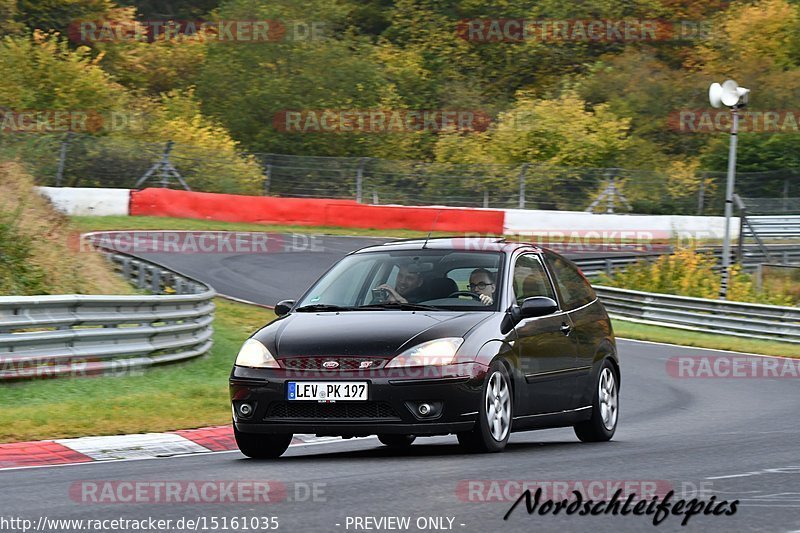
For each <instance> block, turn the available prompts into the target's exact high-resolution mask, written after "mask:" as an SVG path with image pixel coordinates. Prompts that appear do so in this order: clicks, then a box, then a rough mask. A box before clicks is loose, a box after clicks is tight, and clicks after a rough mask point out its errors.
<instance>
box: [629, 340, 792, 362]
mask: <svg viewBox="0 0 800 533" xmlns="http://www.w3.org/2000/svg"><path fill="white" fill-rule="evenodd" d="M617 340H618V341H625V342H641V343H642V344H655V345H656V346H670V347H673V348H681V349H684V350H703V351H706V352H718V353H732V354H736V355H751V356H753V357H774V358H776V359H788V360H790V361H797V360H798V357H788V356H784V355H764V354H761V353H749V352H735V351H733V350H715V349H714V348H701V347H699V346H683V345H680V344H671V343H669V342H654V341H643V340H639V339H628V338H627V337H617ZM798 350H800V348H798ZM798 355H800V352H798Z"/></svg>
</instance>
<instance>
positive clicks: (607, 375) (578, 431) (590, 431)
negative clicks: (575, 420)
mask: <svg viewBox="0 0 800 533" xmlns="http://www.w3.org/2000/svg"><path fill="white" fill-rule="evenodd" d="M593 396H594V400H593V401H592V417H591V418H590V419H589V420H587V421H586V422H581V423H580V424H576V425H575V426H574V427H575V435H577V436H578V438H579V439H580V440H582V441H583V442H605V441H608V440H611V437H613V436H614V432H615V431H616V430H617V419H618V417H619V382H618V381H617V378H616V375H615V373H614V368H613V366H612V365H611V363H609V362H608V361H605V362H604V363H603V366H602V367H601V368H600V375H599V376H598V378H597V385H596V387H595V391H594V394H593Z"/></svg>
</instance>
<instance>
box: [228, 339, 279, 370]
mask: <svg viewBox="0 0 800 533" xmlns="http://www.w3.org/2000/svg"><path fill="white" fill-rule="evenodd" d="M236 366H249V367H251V368H280V365H278V362H277V361H276V360H275V358H274V357H272V354H271V353H269V350H267V348H266V347H265V346H264V345H263V344H261V343H260V342H258V341H257V340H255V339H247V340H246V341H244V344H243V345H242V349H241V350H239V355H237V356H236Z"/></svg>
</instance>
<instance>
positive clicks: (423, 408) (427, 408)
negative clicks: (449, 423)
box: [417, 403, 433, 416]
mask: <svg viewBox="0 0 800 533" xmlns="http://www.w3.org/2000/svg"><path fill="white" fill-rule="evenodd" d="M432 409H433V408H432V407H431V405H430V404H428V403H421V404H419V407H417V412H418V413H419V414H420V416H428V415H429V414H430V412H431V410H432Z"/></svg>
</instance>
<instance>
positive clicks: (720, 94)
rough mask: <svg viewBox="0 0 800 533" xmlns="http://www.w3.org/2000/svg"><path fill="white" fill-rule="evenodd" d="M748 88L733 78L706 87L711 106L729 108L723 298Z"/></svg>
mask: <svg viewBox="0 0 800 533" xmlns="http://www.w3.org/2000/svg"><path fill="white" fill-rule="evenodd" d="M749 94H750V89H745V88H744V87H739V84H738V83H736V82H735V81H733V80H727V81H725V83H723V84H722V85H720V84H719V83H712V84H711V87H709V88H708V99H709V101H710V102H711V105H712V106H713V107H722V106H723V105H724V106H725V107H730V108H731V142H730V148H729V150H728V183H727V186H726V188H725V235H724V238H723V241H722V280H721V282H720V286H719V298H720V300H724V299H725V298H726V297H727V295H728V279H729V276H730V267H731V234H730V229H731V216H732V215H733V189H734V185H735V183H736V141H737V134H738V133H739V113H738V110H739V108H740V107H744V106H745V105H747V100H748V95H749Z"/></svg>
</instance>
